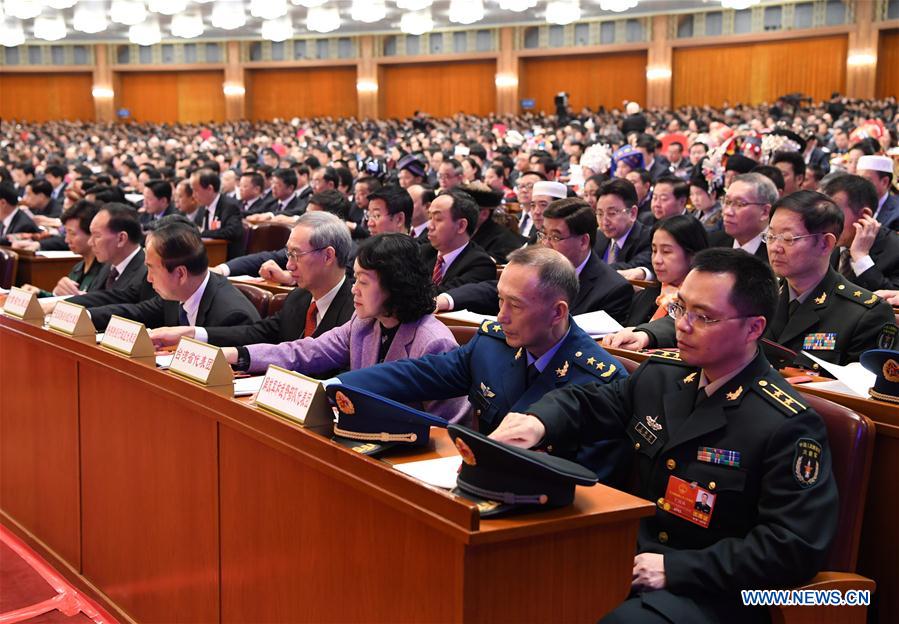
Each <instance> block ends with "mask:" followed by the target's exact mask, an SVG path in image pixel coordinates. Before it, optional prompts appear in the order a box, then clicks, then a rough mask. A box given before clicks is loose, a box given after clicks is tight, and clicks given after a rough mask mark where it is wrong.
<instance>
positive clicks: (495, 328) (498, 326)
mask: <svg viewBox="0 0 899 624" xmlns="http://www.w3.org/2000/svg"><path fill="white" fill-rule="evenodd" d="M502 328H503V326H502V325H494V326H493V331H495V332H498V331H500V330H501V329H502Z"/></svg>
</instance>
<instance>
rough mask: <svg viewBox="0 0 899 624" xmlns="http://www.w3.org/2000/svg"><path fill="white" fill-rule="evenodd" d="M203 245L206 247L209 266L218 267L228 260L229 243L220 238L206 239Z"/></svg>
mask: <svg viewBox="0 0 899 624" xmlns="http://www.w3.org/2000/svg"><path fill="white" fill-rule="evenodd" d="M203 244H204V245H206V255H207V256H208V257H209V266H211V267H214V266H218V265H220V264H222V263H223V262H225V261H226V260H227V259H228V241H226V240H221V239H218V238H204V239H203Z"/></svg>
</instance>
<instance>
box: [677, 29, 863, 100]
mask: <svg viewBox="0 0 899 624" xmlns="http://www.w3.org/2000/svg"><path fill="white" fill-rule="evenodd" d="M846 46H847V40H846V36H845V35H837V36H834V37H816V38H812V39H794V40H785V41H772V42H767V43H751V44H745V45H733V46H700V47H695V48H675V49H674V55H673V62H672V72H673V78H672V81H673V86H672V89H673V104H674V106H683V105H688V104H692V105H697V106H702V105H711V106H720V105H721V104H723V103H724V102H725V101H727V102H731V103H735V102H748V103H752V104H757V103H759V102H772V101H774V100H776V99H777V98H778V97H779V96H781V95H784V94H786V93H793V92H797V91H798V92H802V93H804V94H805V95H808V96H811V97H813V98H814V99H816V100H824V99H827V98H829V97H830V94H831V93H832V92H834V91H845V88H846Z"/></svg>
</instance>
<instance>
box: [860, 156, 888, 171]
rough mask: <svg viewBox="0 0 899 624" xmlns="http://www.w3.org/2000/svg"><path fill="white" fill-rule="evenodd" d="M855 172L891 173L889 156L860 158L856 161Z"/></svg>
mask: <svg viewBox="0 0 899 624" xmlns="http://www.w3.org/2000/svg"><path fill="white" fill-rule="evenodd" d="M855 168H856V170H859V171H860V170H862V169H864V170H866V171H880V172H881V173H893V160H892V159H891V158H890V157H889V156H862V157H861V158H859V159H858V164H857V165H856V166H855Z"/></svg>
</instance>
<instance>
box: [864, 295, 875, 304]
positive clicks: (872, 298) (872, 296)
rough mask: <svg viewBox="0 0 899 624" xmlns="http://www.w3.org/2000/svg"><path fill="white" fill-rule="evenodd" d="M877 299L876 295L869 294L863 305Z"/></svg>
mask: <svg viewBox="0 0 899 624" xmlns="http://www.w3.org/2000/svg"><path fill="white" fill-rule="evenodd" d="M875 301H877V295H871V298H870V299H868V300H867V301H865V302H864V304H865V305H871V304H872V303H874V302H875Z"/></svg>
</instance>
